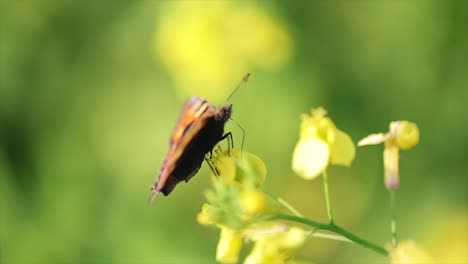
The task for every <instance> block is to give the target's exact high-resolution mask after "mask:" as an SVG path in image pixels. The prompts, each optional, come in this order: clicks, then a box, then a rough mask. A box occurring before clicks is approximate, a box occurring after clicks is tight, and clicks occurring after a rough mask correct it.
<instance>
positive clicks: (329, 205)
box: [323, 170, 334, 224]
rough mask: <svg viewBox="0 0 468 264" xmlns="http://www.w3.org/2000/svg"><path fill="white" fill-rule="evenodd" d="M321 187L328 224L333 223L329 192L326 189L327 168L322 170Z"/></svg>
mask: <svg viewBox="0 0 468 264" xmlns="http://www.w3.org/2000/svg"><path fill="white" fill-rule="evenodd" d="M323 189H324V192H325V202H326V204H327V214H328V221H330V224H333V223H334V220H333V213H332V209H331V203H330V192H329V190H328V174H327V170H324V171H323Z"/></svg>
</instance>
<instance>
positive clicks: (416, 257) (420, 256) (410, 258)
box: [390, 240, 435, 264]
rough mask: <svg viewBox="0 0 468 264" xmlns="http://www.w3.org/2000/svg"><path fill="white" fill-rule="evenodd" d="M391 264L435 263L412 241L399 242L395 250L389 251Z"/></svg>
mask: <svg viewBox="0 0 468 264" xmlns="http://www.w3.org/2000/svg"><path fill="white" fill-rule="evenodd" d="M390 262H391V264H415V263H424V264H432V263H435V261H434V259H433V258H432V257H431V256H430V255H429V254H428V253H427V252H426V251H425V250H424V249H423V248H421V247H419V246H418V245H417V244H416V243H415V242H414V241H410V240H406V241H402V242H400V243H399V244H398V245H397V247H396V248H394V249H392V250H391V251H390Z"/></svg>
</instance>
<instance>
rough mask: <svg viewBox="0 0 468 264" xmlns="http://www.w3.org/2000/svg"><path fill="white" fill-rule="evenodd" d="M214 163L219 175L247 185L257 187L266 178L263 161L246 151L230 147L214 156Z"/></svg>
mask: <svg viewBox="0 0 468 264" xmlns="http://www.w3.org/2000/svg"><path fill="white" fill-rule="evenodd" d="M241 156H242V157H241ZM214 165H215V167H216V169H217V170H218V173H219V175H220V176H221V177H223V178H225V179H228V180H231V181H234V182H237V183H239V184H244V185H247V186H249V187H250V186H254V187H257V186H258V185H261V184H263V183H264V182H265V179H266V174H267V170H266V166H265V163H263V161H262V159H260V158H259V157H258V156H256V155H254V154H252V153H250V152H247V151H243V152H242V153H241V152H240V151H239V150H237V149H231V150H230V151H229V153H228V152H227V151H225V152H223V153H220V154H219V155H218V156H217V157H216V158H215V160H214Z"/></svg>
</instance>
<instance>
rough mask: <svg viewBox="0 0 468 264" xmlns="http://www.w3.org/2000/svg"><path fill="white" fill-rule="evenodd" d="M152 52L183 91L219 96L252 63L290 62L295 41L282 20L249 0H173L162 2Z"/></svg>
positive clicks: (260, 65) (270, 67)
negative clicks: (234, 0) (172, 0)
mask: <svg viewBox="0 0 468 264" xmlns="http://www.w3.org/2000/svg"><path fill="white" fill-rule="evenodd" d="M155 51H156V55H157V56H158V58H159V59H160V61H161V62H162V64H163V65H164V66H165V67H166V68H167V69H168V71H169V73H170V74H171V75H172V77H173V78H174V79H175V82H176V88H177V92H179V93H180V95H181V96H183V97H186V96H189V95H193V94H199V93H200V91H203V95H204V96H207V97H209V98H211V100H213V101H218V100H221V99H224V98H225V96H226V90H224V89H227V90H229V91H230V90H231V89H232V88H233V87H232V84H233V83H236V82H237V81H238V78H239V76H243V75H244V74H245V73H246V72H248V71H251V70H252V69H251V67H252V66H257V67H258V68H261V69H266V70H275V69H278V68H281V67H283V66H285V65H286V64H287V63H289V61H290V59H291V57H292V54H293V44H292V39H291V36H290V34H289V33H288V32H287V30H286V29H285V27H284V26H283V25H282V24H281V23H280V22H278V21H276V20H275V19H274V18H273V17H272V16H270V15H268V14H267V13H266V12H265V11H264V10H263V9H261V8H260V7H257V6H255V5H254V4H252V3H250V2H247V1H246V2H242V3H238V2H233V1H210V2H200V1H174V2H167V3H165V4H164V5H163V9H162V11H161V15H160V16H159V21H158V24H157V29H156V34H155Z"/></svg>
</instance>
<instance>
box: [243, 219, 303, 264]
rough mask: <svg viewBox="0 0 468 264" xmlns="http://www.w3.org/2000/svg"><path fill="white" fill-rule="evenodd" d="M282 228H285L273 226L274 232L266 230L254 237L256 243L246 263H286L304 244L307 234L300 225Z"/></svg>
mask: <svg viewBox="0 0 468 264" xmlns="http://www.w3.org/2000/svg"><path fill="white" fill-rule="evenodd" d="M276 229H277V228H276ZM281 229H284V228H281V227H280V230H274V227H273V229H272V231H273V232H264V233H263V234H257V235H255V236H254V237H252V239H253V240H255V245H254V247H253V249H252V252H250V254H249V255H248V256H247V258H246V259H245V261H244V264H259V263H271V264H275V263H278V264H280V263H286V261H288V260H289V259H290V258H291V257H292V256H293V255H294V253H295V252H296V250H297V249H298V248H300V247H301V246H302V245H303V244H304V242H305V240H306V238H307V234H306V232H305V231H304V230H302V229H301V228H299V227H290V228H288V229H286V230H281Z"/></svg>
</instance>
